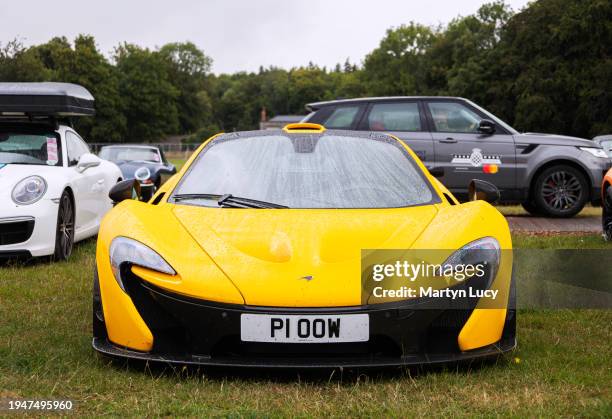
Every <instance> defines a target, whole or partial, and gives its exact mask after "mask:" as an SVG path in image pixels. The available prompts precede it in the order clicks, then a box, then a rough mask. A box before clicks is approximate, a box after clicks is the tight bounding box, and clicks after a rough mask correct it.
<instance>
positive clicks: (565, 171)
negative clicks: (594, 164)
mask: <svg viewBox="0 0 612 419" xmlns="http://www.w3.org/2000/svg"><path fill="white" fill-rule="evenodd" d="M588 188H589V186H588V183H587V179H586V176H585V175H584V174H583V173H582V172H581V171H580V170H578V169H576V168H574V167H572V166H568V165H565V164H559V165H555V166H551V167H549V168H547V169H545V170H544V171H543V172H542V173H540V175H539V176H538V177H537V179H536V180H535V182H534V184H533V199H534V203H535V205H536V206H537V208H538V210H539V211H540V212H541V213H542V214H543V215H547V216H549V217H556V218H569V217H573V216H574V215H576V214H578V213H579V212H580V211H582V208H584V206H585V204H586V203H587V201H588V199H589V189H588Z"/></svg>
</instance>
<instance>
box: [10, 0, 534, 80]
mask: <svg viewBox="0 0 612 419" xmlns="http://www.w3.org/2000/svg"><path fill="white" fill-rule="evenodd" d="M483 3H484V1H482V0H424V1H412V0H366V1H362V0H327V1H326V0H308V1H304V0H301V1H297V0H223V1H211V0H172V1H169V0H164V1H154V0H149V1H146V0H101V1H91V0H85V1H83V0H79V1H71V0H41V1H28V0H21V1H19V2H15V1H0V43H3V44H4V43H6V42H7V41H9V40H11V39H14V38H15V37H18V38H20V39H21V40H22V42H24V43H25V44H26V45H31V44H38V43H42V42H46V41H47V40H49V39H50V38H52V37H53V36H61V35H63V36H66V37H68V38H69V39H71V40H72V39H74V37H75V36H76V35H78V34H81V33H83V34H91V35H94V36H95V38H96V41H97V43H98V46H99V48H100V49H101V51H102V52H103V53H105V54H107V55H109V54H110V53H111V52H112V50H113V48H114V47H115V46H116V45H118V44H119V43H120V42H123V41H127V42H131V43H135V44H138V45H141V46H147V47H151V48H155V47H158V46H161V45H163V44H165V43H168V42H175V41H191V42H193V43H195V44H196V45H197V46H198V47H199V48H201V49H202V50H204V52H205V53H206V54H207V55H209V56H211V57H212V58H213V72H215V73H226V72H236V71H256V70H257V69H258V68H259V66H264V67H267V66H270V65H274V66H279V67H284V68H290V67H293V66H299V65H305V64H308V62H309V61H312V62H314V63H315V64H319V65H325V66H328V67H331V66H334V65H335V64H336V63H338V62H344V60H345V59H346V58H349V59H350V60H351V62H355V63H361V61H362V60H363V58H364V57H365V55H366V54H367V53H368V52H369V51H371V50H372V49H374V48H375V47H376V46H377V45H378V43H379V42H380V40H381V38H382V37H383V36H384V34H385V31H386V30H387V29H388V28H389V27H392V26H399V25H401V24H404V23H408V22H410V21H415V22H418V23H422V24H426V25H438V24H440V23H442V24H445V23H448V22H449V21H450V20H451V19H453V18H454V17H456V16H459V15H463V16H465V15H468V14H472V13H474V12H475V11H476V10H477V9H478V7H480V5H481V4H483ZM506 3H508V4H510V5H511V7H512V8H513V9H514V10H515V11H516V10H520V9H521V8H522V7H523V6H525V4H526V3H527V1H526V0H506Z"/></svg>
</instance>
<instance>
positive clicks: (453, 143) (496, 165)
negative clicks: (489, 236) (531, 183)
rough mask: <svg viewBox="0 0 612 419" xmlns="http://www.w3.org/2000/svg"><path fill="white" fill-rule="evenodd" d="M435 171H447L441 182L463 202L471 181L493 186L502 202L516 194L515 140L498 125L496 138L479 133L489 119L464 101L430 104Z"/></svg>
mask: <svg viewBox="0 0 612 419" xmlns="http://www.w3.org/2000/svg"><path fill="white" fill-rule="evenodd" d="M426 105H427V106H426V111H427V116H428V118H429V120H430V126H431V129H432V137H433V144H434V150H435V161H436V167H443V168H444V176H443V177H441V178H440V181H441V182H442V183H443V184H444V185H445V186H446V187H447V188H448V189H450V190H451V191H452V192H453V193H454V194H456V195H457V197H458V198H460V199H466V198H467V188H468V185H469V183H470V181H471V180H472V179H482V180H486V181H489V182H491V183H493V184H494V185H495V186H497V187H498V188H499V190H500V193H501V195H502V196H501V198H502V200H508V199H511V198H512V196H513V194H514V192H515V190H516V154H515V146H514V137H513V136H512V135H511V133H509V132H507V131H506V130H505V129H504V127H502V126H500V125H499V124H498V125H496V127H495V132H494V133H493V134H484V133H482V132H480V131H479V128H478V127H479V123H480V121H481V120H483V119H487V117H486V115H484V114H483V113H482V112H480V111H479V110H478V109H475V108H473V107H471V106H469V105H468V104H467V103H465V102H462V101H452V100H429V101H427V102H426Z"/></svg>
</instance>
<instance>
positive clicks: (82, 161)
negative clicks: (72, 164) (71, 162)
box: [76, 153, 102, 173]
mask: <svg viewBox="0 0 612 419" xmlns="http://www.w3.org/2000/svg"><path fill="white" fill-rule="evenodd" d="M100 163H102V159H100V157H98V156H96V155H95V154H91V153H85V154H83V155H82V156H81V157H80V158H79V161H78V162H77V165H76V169H77V170H78V171H79V172H80V173H83V172H84V171H85V170H87V169H89V168H91V167H96V166H100Z"/></svg>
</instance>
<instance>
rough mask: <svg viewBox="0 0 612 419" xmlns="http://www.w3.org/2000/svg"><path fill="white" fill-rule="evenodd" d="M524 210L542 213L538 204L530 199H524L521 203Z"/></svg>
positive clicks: (532, 213)
mask: <svg viewBox="0 0 612 419" xmlns="http://www.w3.org/2000/svg"><path fill="white" fill-rule="evenodd" d="M521 205H522V206H523V208H524V209H525V211H527V212H528V213H529V214H531V215H542V212H541V211H540V209H539V208H538V206H537V205H536V204H535V202H533V201H532V200H531V199H530V200H529V201H525V202H523V203H522V204H521Z"/></svg>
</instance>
